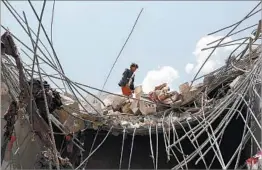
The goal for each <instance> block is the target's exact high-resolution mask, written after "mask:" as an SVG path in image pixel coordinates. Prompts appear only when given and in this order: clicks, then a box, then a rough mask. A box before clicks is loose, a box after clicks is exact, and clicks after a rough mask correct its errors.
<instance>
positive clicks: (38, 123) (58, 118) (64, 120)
mask: <svg viewBox="0 0 262 170" xmlns="http://www.w3.org/2000/svg"><path fill="white" fill-rule="evenodd" d="M3 3H4V4H5V6H6V7H7V8H8V9H9V11H10V12H11V13H12V14H13V16H14V17H15V18H16V19H17V21H19V23H20V24H21V26H22V27H23V29H24V31H25V32H26V33H27V34H28V36H29V37H30V39H31V42H32V48H30V47H28V46H27V45H26V44H24V43H23V41H22V40H20V39H19V38H18V37H16V36H15V35H14V34H13V33H12V32H10V31H9V30H8V29H6V28H5V27H4V26H3V25H1V27H2V28H3V29H4V30H5V31H6V32H5V33H4V34H3V35H2V36H1V64H2V67H1V80H2V82H1V97H2V99H1V106H2V107H1V112H2V113H3V112H5V115H4V119H5V122H4V123H5V124H6V126H5V128H4V130H5V131H4V134H3V138H1V139H2V155H1V161H2V165H3V162H8V163H9V166H12V167H13V168H14V169H18V168H22V169H32V168H39V169H45V168H55V169H64V168H71V169H80V168H85V167H86V165H87V162H88V160H89V159H90V157H92V155H93V154H94V153H95V152H96V151H97V150H99V148H100V147H101V146H102V145H103V144H104V143H105V142H106V139H107V137H108V136H109V135H112V134H113V135H116V136H117V135H121V136H122V139H123V140H122V146H121V148H122V149H121V153H119V156H120V161H119V168H121V165H122V158H123V148H124V145H125V142H126V140H129V138H126V136H127V135H131V136H132V138H131V139H130V140H131V141H132V144H131V148H130V155H129V160H128V165H127V168H128V169H130V168H132V167H131V162H132V150H133V147H134V145H133V141H134V140H135V137H136V136H138V135H146V136H149V138H148V140H149V145H150V146H149V147H150V153H148V155H151V158H152V163H153V167H154V168H155V169H158V159H159V158H158V143H159V141H158V140H159V139H160V138H159V136H158V135H161V136H163V140H164V144H165V152H166V159H167V160H171V159H175V160H176V164H174V165H173V169H187V168H188V164H189V162H190V161H192V160H194V161H195V163H196V164H197V163H198V162H203V163H204V165H205V168H206V169H210V167H212V162H213V161H211V162H210V163H209V164H208V163H207V162H206V160H205V159H206V155H207V154H208V152H210V151H213V152H214V154H213V160H214V159H217V161H218V162H219V163H220V165H221V168H223V169H228V168H229V167H232V166H234V167H235V169H236V168H241V167H242V165H240V161H239V160H240V156H241V154H242V149H243V148H244V147H245V145H246V143H248V142H250V141H252V145H254V146H252V147H254V148H256V149H254V150H257V149H258V150H261V144H260V142H261V139H258V137H257V135H255V133H256V132H258V131H261V122H260V120H261V64H262V57H261V50H262V48H261V45H257V44H256V42H258V41H259V40H261V20H260V21H259V22H258V23H257V24H255V25H253V26H250V27H247V28H244V29H241V30H238V31H236V32H234V30H235V29H236V28H237V27H238V26H239V25H240V24H241V23H242V22H243V21H244V20H245V19H247V18H249V17H251V16H253V15H255V14H256V13H258V12H260V11H261V9H257V8H258V7H259V5H260V3H259V4H258V5H257V6H256V7H255V8H254V9H253V10H252V11H251V12H250V13H249V14H248V15H247V16H246V17H245V18H244V19H242V20H240V21H239V22H237V23H235V24H233V25H231V26H229V27H227V28H231V27H233V29H232V30H231V31H230V32H229V33H228V34H227V35H226V36H225V37H223V38H221V39H220V40H217V41H216V42H217V43H216V42H213V44H214V43H216V45H215V46H214V47H212V48H213V51H212V53H213V52H214V51H215V49H216V48H223V47H225V46H230V45H234V46H237V47H236V49H235V50H233V51H232V53H231V55H230V56H228V60H227V61H226V62H225V65H224V66H223V67H221V68H219V69H217V70H215V71H213V72H211V73H209V74H208V75H205V76H203V77H202V78H203V82H202V83H200V84H197V85H192V84H193V82H194V81H195V80H196V79H201V77H199V78H197V75H196V76H195V78H194V80H193V81H191V82H190V84H189V83H185V84H183V85H181V86H180V91H179V92H169V93H168V95H169V97H167V98H166V101H157V102H155V101H154V100H152V98H150V96H148V95H147V94H143V91H142V89H141V87H137V88H136V97H134V98H130V97H129V98H128V97H125V96H122V95H118V94H113V93H110V92H107V91H104V90H101V89H98V88H94V87H90V86H87V85H84V84H81V83H78V82H74V81H72V80H71V79H70V78H68V77H67V76H66V75H65V74H64V71H63V68H62V66H61V64H60V62H59V59H58V56H57V55H56V52H55V49H54V48H53V46H52V43H51V42H50V38H49V36H48V35H47V34H46V31H45V28H44V26H43V25H42V23H41V18H42V17H41V16H42V14H41V16H40V17H39V16H38V14H37V13H36V12H35V9H34V7H33V6H32V4H31V2H30V1H29V3H30V5H31V7H32V9H33V11H34V13H35V15H36V18H37V19H38V20H39V29H38V31H37V33H34V32H33V30H32V29H31V28H30V26H29V24H28V23H27V19H26V15H25V13H24V18H23V17H21V16H20V15H19V14H18V13H17V12H16V11H15V9H14V8H13V7H12V6H11V4H10V3H9V2H8V1H3ZM44 4H45V1H44ZM43 6H44V5H43ZM43 9H44V7H43ZM140 14H141V12H140V13H139V16H140ZM40 28H42V30H43V31H44V33H45V35H46V38H47V39H48V41H49V43H50V44H49V45H50V46H51V49H52V51H53V55H51V53H50V52H48V50H47V48H46V47H45V45H44V44H43V43H42V41H41V40H40V39H39V30H40ZM227 28H224V29H227ZM250 28H255V29H254V30H253V31H252V32H251V36H249V37H246V38H244V40H243V41H242V43H239V44H237V45H236V44H232V42H228V43H222V42H223V40H224V39H225V38H226V37H228V36H231V35H234V34H237V33H239V32H241V31H243V30H247V29H250ZM33 34H34V35H35V36H36V40H34V39H33V37H32V36H33ZM16 43H20V44H21V47H22V46H23V47H25V48H27V50H29V51H31V52H32V54H31V55H29V54H27V53H26V51H25V50H23V48H21V52H23V53H24V55H23V56H27V57H28V58H30V59H32V61H33V64H32V65H28V63H25V62H24V61H23V59H22V58H21V54H20V50H18V48H17V47H18V45H16ZM39 44H41V45H42V46H43V47H44V48H45V50H46V51H47V53H48V55H46V52H44V50H43V49H42V47H40V45H39ZM19 47H20V46H19ZM237 49H241V50H239V51H240V52H239V53H238V54H235V52H236V51H237ZM38 51H39V52H38ZM40 53H41V54H40ZM212 53H211V54H210V55H209V56H208V57H207V59H206V61H207V60H208V59H209V58H210V56H212ZM40 61H41V62H44V63H45V64H47V65H49V66H50V67H52V68H53V69H54V70H56V71H57V73H58V75H59V76H55V75H49V74H47V73H46V72H45V70H44V69H43V68H42V67H41V64H40ZM204 64H205V63H204ZM35 68H37V70H35ZM36 75H37V76H36ZM54 80H59V81H61V82H62V83H63V84H64V85H65V86H64V89H65V88H66V87H67V89H69V91H65V90H64V89H62V88H61V87H60V86H57V88H56V87H53V86H51V85H50V84H51V83H50V82H53V84H56V83H55V81H54ZM87 88H91V89H93V90H98V91H101V92H103V93H108V94H109V95H108V96H106V98H105V99H103V100H102V99H100V98H98V97H96V96H95V95H93V94H91V93H90V92H89V91H88V90H87ZM56 89H60V90H61V91H60V92H59V90H56ZM81 91H83V92H85V93H87V94H89V95H91V96H93V97H94V98H96V101H97V103H91V102H90V100H88V99H86V98H85V97H84V95H83V92H81ZM167 100H168V102H167ZM259 107H260V108H259ZM235 117H239V119H241V120H242V121H243V122H244V123H245V126H244V129H243V132H242V134H243V136H242V140H241V141H240V143H239V145H238V147H237V148H236V149H235V152H234V154H232V155H231V158H230V159H229V160H227V162H226V161H225V160H224V159H223V154H221V151H220V143H221V140H222V138H223V135H224V133H225V131H226V129H227V126H228V125H229V124H230V122H231V121H232V120H233V119H234V118H235ZM218 119H220V121H219V123H218V125H216V126H215V127H214V126H213V125H211V124H213V122H215V121H216V120H218ZM89 129H94V130H96V131H97V132H99V131H102V130H103V131H106V135H105V137H104V139H103V140H102V141H101V143H100V144H99V145H98V146H97V147H96V148H95V149H92V148H91V149H90V152H89V153H88V156H87V157H84V155H85V154H84V153H85V152H87V151H86V150H85V149H84V141H83V139H82V138H81V137H82V136H83V133H84V131H86V130H89ZM177 131H183V133H184V135H183V136H179V135H178V132H177ZM203 133H206V134H207V137H206V139H205V140H204V141H201V142H199V137H200V136H201V135H202V134H203ZM153 134H155V135H156V141H155V143H156V149H154V147H153V143H154V142H152V140H153V139H152V135H153ZM61 136H63V142H61V141H59V138H61ZM185 138H188V139H189V140H190V142H191V144H192V145H193V147H194V151H192V152H191V153H190V154H185V153H184V151H183V147H182V145H181V143H182V142H183V140H184V139H185ZM95 140H96V138H95V139H94V142H95ZM64 141H66V142H65V143H66V144H63V143H64ZM28 145H30V146H31V148H30V149H28V148H27V146H28ZM92 147H93V145H92ZM60 148H63V149H64V148H66V149H64V150H66V151H65V152H62V151H61V149H60ZM175 150H178V151H179V152H180V153H181V155H182V157H180V158H178V156H177V154H176V153H175ZM3 151H4V152H3ZM3 153H4V154H3ZM25 153H26V154H27V157H26V158H25V157H24V154H25ZM72 155H73V156H72ZM28 159H30V160H33V161H32V162H29V161H27V160H28ZM233 161H234V165H233V163H232V162H233Z"/></svg>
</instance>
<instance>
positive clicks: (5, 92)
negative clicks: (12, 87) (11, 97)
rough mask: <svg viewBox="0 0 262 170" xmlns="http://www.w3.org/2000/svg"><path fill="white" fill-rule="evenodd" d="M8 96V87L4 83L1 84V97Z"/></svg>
mask: <svg viewBox="0 0 262 170" xmlns="http://www.w3.org/2000/svg"><path fill="white" fill-rule="evenodd" d="M7 94H8V87H7V85H6V84H5V83H4V82H1V95H7Z"/></svg>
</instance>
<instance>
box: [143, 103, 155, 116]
mask: <svg viewBox="0 0 262 170" xmlns="http://www.w3.org/2000/svg"><path fill="white" fill-rule="evenodd" d="M139 110H140V112H141V113H142V114H143V115H148V114H153V113H156V104H152V103H149V102H146V101H140V102H139Z"/></svg>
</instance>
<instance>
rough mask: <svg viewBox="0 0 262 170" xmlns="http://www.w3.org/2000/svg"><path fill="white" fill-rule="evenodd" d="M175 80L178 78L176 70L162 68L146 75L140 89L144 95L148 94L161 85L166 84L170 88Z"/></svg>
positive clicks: (167, 67)
mask: <svg viewBox="0 0 262 170" xmlns="http://www.w3.org/2000/svg"><path fill="white" fill-rule="evenodd" d="M177 78H179V74H178V71H177V70H175V69H174V68H173V67H170V66H163V67H160V68H158V69H156V70H151V71H149V72H148V73H147V75H146V77H145V79H144V80H143V82H142V88H143V91H144V92H145V93H148V92H150V91H151V90H153V89H154V88H155V86H158V85H160V84H161V83H168V85H169V86H171V85H172V82H173V81H174V80H175V79H177Z"/></svg>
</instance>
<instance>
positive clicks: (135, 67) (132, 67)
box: [130, 63, 138, 72]
mask: <svg viewBox="0 0 262 170" xmlns="http://www.w3.org/2000/svg"><path fill="white" fill-rule="evenodd" d="M136 69H138V65H137V64H136V63H132V64H131V65H130V70H131V71H132V72H135V71H136Z"/></svg>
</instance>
